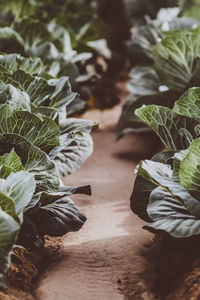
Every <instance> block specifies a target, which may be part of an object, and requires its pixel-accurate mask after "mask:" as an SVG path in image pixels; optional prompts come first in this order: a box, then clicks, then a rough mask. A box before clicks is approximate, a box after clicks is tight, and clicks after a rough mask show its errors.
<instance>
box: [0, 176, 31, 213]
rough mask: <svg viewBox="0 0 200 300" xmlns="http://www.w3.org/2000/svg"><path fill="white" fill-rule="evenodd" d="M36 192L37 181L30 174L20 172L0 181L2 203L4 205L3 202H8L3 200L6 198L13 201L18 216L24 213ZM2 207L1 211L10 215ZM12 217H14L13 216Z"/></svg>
mask: <svg viewBox="0 0 200 300" xmlns="http://www.w3.org/2000/svg"><path fill="white" fill-rule="evenodd" d="M34 192H35V180H34V177H33V175H32V174H30V173H28V172H24V171H19V172H17V173H11V174H10V175H9V176H8V178H7V179H0V195H1V197H0V198H1V203H3V201H4V202H6V201H5V200H3V198H4V196H5V197H6V198H10V199H12V201H13V203H14V206H15V208H16V215H17V216H20V215H21V214H22V213H23V211H24V209H25V207H26V206H27V205H28V203H29V202H30V201H31V198H32V196H33V193H34ZM0 206H1V209H3V210H4V211H5V212H6V213H8V214H10V213H9V211H7V210H6V209H5V207H3V206H2V205H0ZM5 206H6V203H5ZM10 215H12V216H13V214H10Z"/></svg>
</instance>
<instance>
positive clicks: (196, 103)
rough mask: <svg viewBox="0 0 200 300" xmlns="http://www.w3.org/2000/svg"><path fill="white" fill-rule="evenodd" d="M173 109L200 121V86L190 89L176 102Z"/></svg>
mask: <svg viewBox="0 0 200 300" xmlns="http://www.w3.org/2000/svg"><path fill="white" fill-rule="evenodd" d="M173 111H174V112H175V113H177V114H179V115H183V116H187V117H190V118H192V119H194V120H197V121H200V88H198V87H194V88H190V89H188V90H187V91H186V92H185V93H184V94H183V95H182V96H181V97H180V98H179V100H177V101H176V102H175V104H174V107H173Z"/></svg>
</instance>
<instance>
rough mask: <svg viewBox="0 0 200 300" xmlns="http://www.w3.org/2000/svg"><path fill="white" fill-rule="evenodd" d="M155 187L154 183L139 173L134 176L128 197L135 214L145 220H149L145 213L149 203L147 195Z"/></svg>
mask: <svg viewBox="0 0 200 300" xmlns="http://www.w3.org/2000/svg"><path fill="white" fill-rule="evenodd" d="M155 188H156V185H155V184H154V183H152V182H150V181H149V180H146V179H144V178H142V177H140V176H139V175H138V176H137V177H136V180H135V183H134V188H133V192H132V194H131V199H130V201H131V209H132V211H133V212H134V213H135V214H136V215H138V216H139V217H140V218H141V219H142V220H144V221H146V222H150V221H151V219H150V218H149V216H148V214H147V206H148V203H149V196H150V194H151V192H152V190H154V189H155Z"/></svg>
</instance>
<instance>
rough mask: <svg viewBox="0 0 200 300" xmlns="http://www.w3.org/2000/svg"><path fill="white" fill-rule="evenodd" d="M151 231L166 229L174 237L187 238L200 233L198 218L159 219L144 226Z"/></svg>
mask: <svg viewBox="0 0 200 300" xmlns="http://www.w3.org/2000/svg"><path fill="white" fill-rule="evenodd" d="M144 229H148V230H149V231H151V232H154V233H155V231H167V232H168V233H169V234H170V235H172V236H173V237H175V238H188V237H191V236H195V235H199V234H200V220H198V219H192V218H191V219H190V218H188V219H175V220H172V219H171V218H169V219H161V220H158V221H155V222H153V223H150V224H148V225H146V226H144Z"/></svg>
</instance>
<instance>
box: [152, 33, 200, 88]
mask: <svg viewBox="0 0 200 300" xmlns="http://www.w3.org/2000/svg"><path fill="white" fill-rule="evenodd" d="M199 30H200V29H199V28H198V29H196V30H188V31H178V32H172V33H171V34H168V35H167V37H166V38H164V39H163V40H162V41H161V42H160V43H158V44H157V45H156V46H154V48H153V56H154V62H155V69H156V71H157V73H158V74H159V76H160V78H161V81H162V82H163V84H165V85H167V86H168V87H169V88H170V89H173V90H178V91H180V90H184V89H185V87H186V86H187V85H188V84H189V82H190V80H191V79H192V77H193V74H194V73H195V71H196V69H197V68H198V69H199V56H200V43H199ZM163 66H164V67H163Z"/></svg>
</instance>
